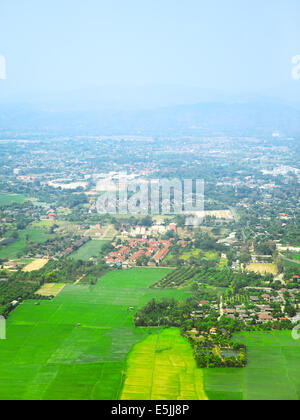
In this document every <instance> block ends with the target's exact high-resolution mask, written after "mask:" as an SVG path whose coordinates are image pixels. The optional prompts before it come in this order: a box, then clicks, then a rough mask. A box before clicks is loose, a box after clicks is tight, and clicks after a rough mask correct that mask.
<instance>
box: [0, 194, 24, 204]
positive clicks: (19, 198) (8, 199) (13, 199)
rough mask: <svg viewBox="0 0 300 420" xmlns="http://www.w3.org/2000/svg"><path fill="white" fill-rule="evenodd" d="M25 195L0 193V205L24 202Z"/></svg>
mask: <svg viewBox="0 0 300 420" xmlns="http://www.w3.org/2000/svg"><path fill="white" fill-rule="evenodd" d="M24 201H26V197H25V196H24V195H22V194H6V193H0V206H3V205H4V206H7V205H9V204H12V203H17V204H19V203H24Z"/></svg>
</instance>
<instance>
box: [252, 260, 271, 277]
mask: <svg viewBox="0 0 300 420" xmlns="http://www.w3.org/2000/svg"><path fill="white" fill-rule="evenodd" d="M246 271H254V272H255V273H259V274H273V275H274V276H276V274H277V273H278V271H277V267H276V264H272V263H252V264H249V265H248V266H247V267H246Z"/></svg>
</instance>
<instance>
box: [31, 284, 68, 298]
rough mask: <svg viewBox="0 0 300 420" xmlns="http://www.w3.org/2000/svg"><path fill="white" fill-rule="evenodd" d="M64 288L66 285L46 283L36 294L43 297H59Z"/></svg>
mask: <svg viewBox="0 0 300 420" xmlns="http://www.w3.org/2000/svg"><path fill="white" fill-rule="evenodd" d="M64 287H65V284H64V283H46V284H44V286H42V287H41V288H40V289H39V290H38V291H37V292H36V294H37V295H41V296H57V295H58V294H59V293H60V292H61V291H62V290H63V288H64Z"/></svg>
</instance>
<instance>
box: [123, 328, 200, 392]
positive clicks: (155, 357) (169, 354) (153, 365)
mask: <svg viewBox="0 0 300 420" xmlns="http://www.w3.org/2000/svg"><path fill="white" fill-rule="evenodd" d="M124 379H125V380H124V387H123V391H122V394H121V400H207V399H208V397H207V395H206V393H205V389H204V378H203V370H202V369H198V368H197V365H196V361H195V359H194V357H193V349H192V346H191V345H190V344H189V342H188V341H187V340H186V339H185V338H184V337H182V336H181V334H180V331H179V329H174V328H170V329H167V330H163V331H161V332H160V334H159V336H158V335H157V334H152V335H149V336H148V337H147V338H146V339H145V340H144V341H142V342H141V343H138V344H136V345H135V346H134V348H133V350H132V351H131V352H130V354H129V357H128V360H127V370H126V374H125V378H124Z"/></svg>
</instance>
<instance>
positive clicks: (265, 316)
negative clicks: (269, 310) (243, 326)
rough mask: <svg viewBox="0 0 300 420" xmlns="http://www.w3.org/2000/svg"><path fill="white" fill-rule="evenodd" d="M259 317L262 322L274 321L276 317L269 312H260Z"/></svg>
mask: <svg viewBox="0 0 300 420" xmlns="http://www.w3.org/2000/svg"><path fill="white" fill-rule="evenodd" d="M258 319H259V320H260V321H261V322H268V321H273V320H274V318H273V317H272V316H271V315H269V314H259V315H258Z"/></svg>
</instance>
